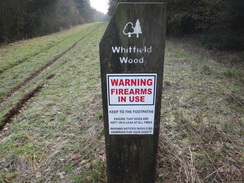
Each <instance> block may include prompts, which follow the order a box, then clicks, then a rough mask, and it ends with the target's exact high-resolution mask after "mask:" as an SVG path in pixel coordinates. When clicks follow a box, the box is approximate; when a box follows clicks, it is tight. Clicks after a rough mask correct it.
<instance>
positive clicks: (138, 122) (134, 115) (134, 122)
mask: <svg viewBox="0 0 244 183" xmlns="http://www.w3.org/2000/svg"><path fill="white" fill-rule="evenodd" d="M156 81H157V74H147V73H145V74H107V88H108V91H107V93H108V118H109V120H108V122H109V134H110V135H145V134H148V135H152V134H153V133H154V118H155V99H156Z"/></svg>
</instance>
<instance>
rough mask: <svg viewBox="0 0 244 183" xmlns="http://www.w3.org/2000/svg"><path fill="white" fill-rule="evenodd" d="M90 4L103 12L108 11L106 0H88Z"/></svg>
mask: <svg viewBox="0 0 244 183" xmlns="http://www.w3.org/2000/svg"><path fill="white" fill-rule="evenodd" d="M90 2H91V6H92V7H93V8H95V9H96V10H97V11H100V12H102V13H104V14H106V13H107V12H108V0H90Z"/></svg>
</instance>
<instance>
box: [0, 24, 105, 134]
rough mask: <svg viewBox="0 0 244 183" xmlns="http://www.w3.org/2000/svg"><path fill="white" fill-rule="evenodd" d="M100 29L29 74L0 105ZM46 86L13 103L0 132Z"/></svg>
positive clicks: (4, 118)
mask: <svg viewBox="0 0 244 183" xmlns="http://www.w3.org/2000/svg"><path fill="white" fill-rule="evenodd" d="M100 27H101V25H98V26H97V27H96V28H95V29H93V30H92V31H91V32H90V33H89V34H87V35H85V36H83V37H82V38H80V39H79V40H78V41H77V42H75V43H74V44H73V45H72V46H71V47H69V48H68V49H66V50H65V51H64V52H62V53H61V54H59V55H58V56H57V57H55V58H54V59H53V60H52V61H51V62H49V63H47V64H45V65H44V66H43V67H41V68H40V69H39V70H37V71H36V72H34V73H33V74H31V75H30V76H29V77H28V78H26V79H25V80H24V81H23V82H22V83H20V84H19V85H18V86H16V87H14V88H13V89H12V90H11V91H10V92H9V93H8V95H7V97H5V98H4V100H2V101H0V104H1V105H2V104H3V102H4V101H7V99H8V98H10V97H11V96H13V95H14V94H15V93H17V92H18V91H19V90H20V89H21V88H23V87H24V86H26V85H27V84H28V83H29V82H30V81H32V80H34V79H35V78H36V77H37V76H39V75H40V74H41V73H42V72H43V71H45V70H46V69H47V68H48V67H50V66H52V65H53V64H54V63H56V62H57V61H59V60H60V59H61V58H63V57H64V56H66V55H67V54H68V53H69V52H70V51H72V50H73V49H75V47H76V46H77V45H78V44H79V43H80V42H81V41H82V40H83V39H85V38H87V37H88V36H90V35H91V34H92V33H94V32H95V31H96V30H98V29H99V28H100ZM65 63H67V62H64V63H63V64H65ZM54 76H55V74H51V75H49V76H47V77H46V78H45V79H46V80H50V79H52V78H53V77H54ZM45 84H46V82H42V84H39V85H38V86H37V87H35V88H34V89H33V90H31V91H30V92H28V93H26V94H25V95H24V96H23V97H22V98H21V99H19V100H18V102H17V103H15V105H14V106H13V107H12V108H11V109H10V110H8V111H7V112H6V113H5V114H4V115H3V117H2V121H0V130H2V129H4V126H5V125H6V124H7V123H10V122H11V121H12V119H13V118H14V117H15V116H16V115H18V114H20V112H21V109H22V108H23V107H24V106H25V105H26V103H27V102H28V101H30V100H31V99H32V98H34V97H35V96H37V94H38V93H39V92H41V90H42V89H43V87H44V85H45Z"/></svg>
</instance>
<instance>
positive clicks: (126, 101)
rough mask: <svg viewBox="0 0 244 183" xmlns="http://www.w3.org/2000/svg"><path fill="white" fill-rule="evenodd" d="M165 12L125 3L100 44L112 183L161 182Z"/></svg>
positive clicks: (158, 4) (147, 5)
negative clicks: (158, 169)
mask: <svg viewBox="0 0 244 183" xmlns="http://www.w3.org/2000/svg"><path fill="white" fill-rule="evenodd" d="M165 11H166V10H165V4H164V3H161V2H138V3H133V2H130V3H126V2H123V3H119V4H118V6H117V9H116V12H115V14H114V16H113V17H112V19H111V21H110V23H109V25H108V27H107V30H106V32H105V34H104V36H103V38H102V40H101V42H100V63H101V81H102V94H103V110H104V132H105V141H106V158H107V177H108V183H153V182H155V175H156V154H157V147H158V138H159V123H160V109H161V95H162V82H163V66H164V48H165V29H166V25H165V24H166V21H165V17H166V15H165Z"/></svg>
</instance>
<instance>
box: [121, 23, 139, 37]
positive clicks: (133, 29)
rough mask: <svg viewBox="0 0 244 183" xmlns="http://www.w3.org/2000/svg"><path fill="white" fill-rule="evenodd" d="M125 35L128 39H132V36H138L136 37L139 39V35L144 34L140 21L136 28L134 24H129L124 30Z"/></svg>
mask: <svg viewBox="0 0 244 183" xmlns="http://www.w3.org/2000/svg"><path fill="white" fill-rule="evenodd" d="M123 33H124V35H126V36H128V37H131V35H132V34H136V37H137V38H139V34H142V31H141V24H140V21H139V19H137V21H136V25H135V27H134V24H133V23H132V22H128V23H127V24H126V25H125V27H124V29H123Z"/></svg>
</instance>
